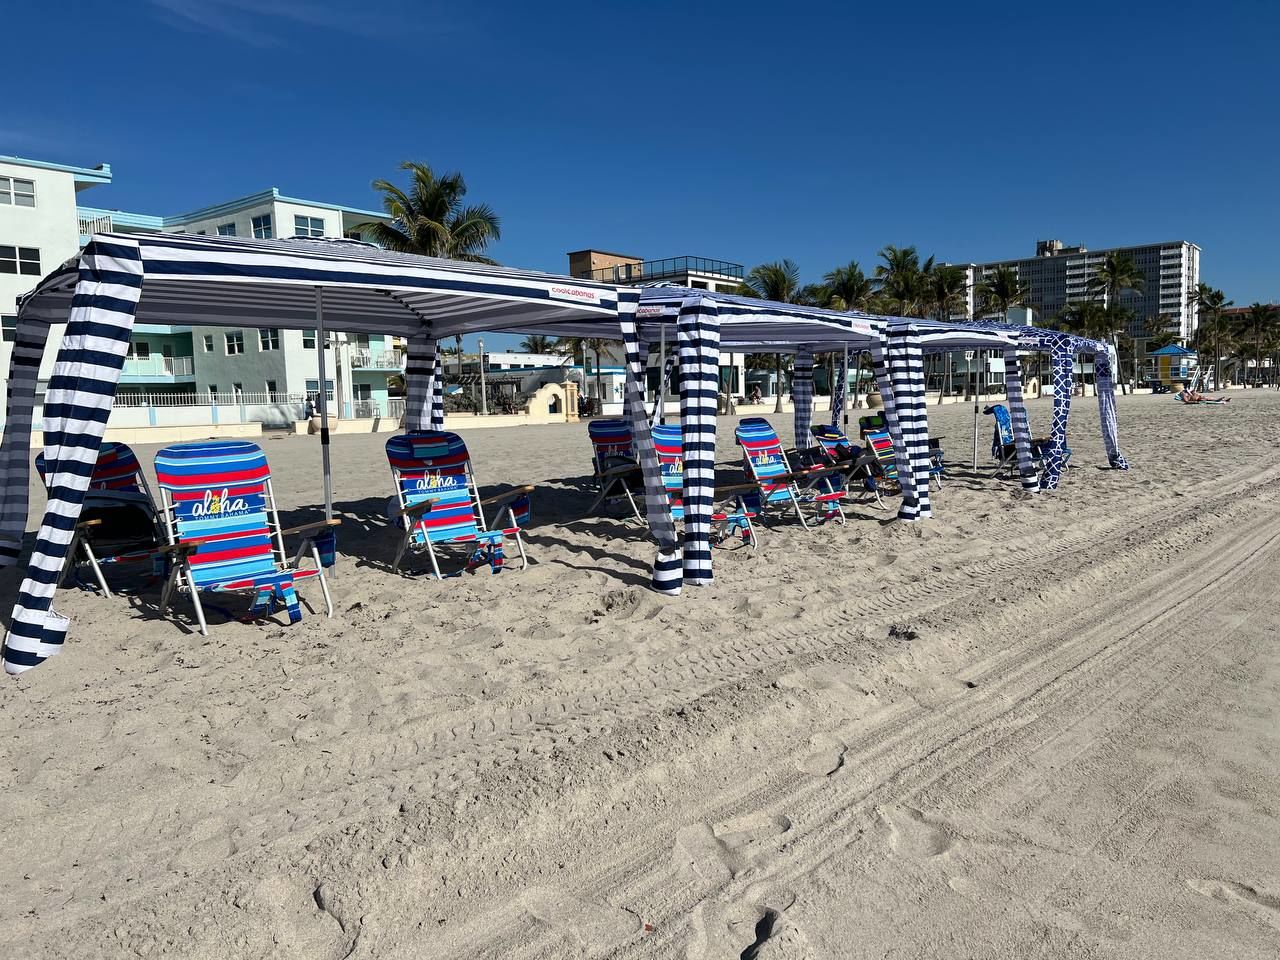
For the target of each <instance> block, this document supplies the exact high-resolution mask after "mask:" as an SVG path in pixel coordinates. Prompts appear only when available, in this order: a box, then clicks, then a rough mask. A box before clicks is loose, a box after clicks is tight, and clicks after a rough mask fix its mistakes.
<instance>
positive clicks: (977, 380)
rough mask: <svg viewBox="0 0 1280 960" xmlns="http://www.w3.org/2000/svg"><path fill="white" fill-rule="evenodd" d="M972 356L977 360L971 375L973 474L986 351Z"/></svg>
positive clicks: (976, 351)
mask: <svg viewBox="0 0 1280 960" xmlns="http://www.w3.org/2000/svg"><path fill="white" fill-rule="evenodd" d="M974 356H976V357H977V359H978V370H977V372H976V373H974V375H973V472H974V473H977V472H978V407H979V406H981V404H980V402H979V400H978V391H979V390H981V389H982V375H983V374H984V373H986V360H985V356H986V351H985V350H975V351H974Z"/></svg>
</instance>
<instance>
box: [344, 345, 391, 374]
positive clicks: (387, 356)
mask: <svg viewBox="0 0 1280 960" xmlns="http://www.w3.org/2000/svg"><path fill="white" fill-rule="evenodd" d="M351 369H353V370H391V371H396V370H403V369H404V351H403V350H384V351H382V352H381V353H371V352H369V351H367V350H355V351H353V352H352V354H351Z"/></svg>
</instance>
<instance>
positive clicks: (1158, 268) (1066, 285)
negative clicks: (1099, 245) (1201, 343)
mask: <svg viewBox="0 0 1280 960" xmlns="http://www.w3.org/2000/svg"><path fill="white" fill-rule="evenodd" d="M1111 254H1125V255H1127V256H1129V257H1131V258H1132V259H1133V261H1134V262H1135V263H1136V264H1137V266H1138V269H1139V270H1141V271H1142V274H1143V278H1144V280H1145V283H1144V284H1143V289H1142V290H1141V291H1135V290H1125V291H1122V292H1121V293H1120V297H1119V301H1120V306H1121V307H1126V308H1129V309H1131V310H1133V311H1134V320H1133V322H1132V324H1131V326H1130V329H1129V331H1128V333H1129V335H1130V336H1132V337H1133V338H1134V339H1135V340H1138V341H1142V340H1145V339H1146V338H1148V337H1151V336H1154V335H1155V334H1157V333H1161V332H1163V331H1169V332H1172V333H1175V334H1176V335H1177V336H1179V337H1181V338H1183V339H1188V338H1190V337H1191V335H1192V334H1193V333H1194V332H1195V329H1196V323H1197V319H1196V306H1195V302H1194V300H1193V299H1192V295H1193V294H1194V293H1195V290H1196V286H1197V284H1199V282H1200V248H1199V247H1198V246H1196V245H1195V244H1194V243H1188V242H1187V241H1185V240H1174V241H1171V242H1169V243H1150V244H1144V245H1141V246H1135V247H1109V248H1107V249H1104V250H1089V249H1087V248H1086V247H1082V246H1075V247H1069V246H1066V245H1064V244H1063V243H1062V241H1060V240H1041V241H1038V242H1037V243H1036V254H1035V256H1034V257H1024V258H1021V259H1014V260H996V261H993V262H990V263H977V264H968V265H967V269H968V274H969V276H968V279H969V301H968V315H969V316H972V317H977V318H981V319H997V318H998V317H997V315H996V314H983V313H981V312H980V306H981V305H980V303H979V302H978V295H977V290H978V287H979V286H980V285H981V284H982V282H983V281H984V280H986V279H987V278H989V277H990V276H991V275H992V274H994V273H995V272H996V269H997V268H998V267H1012V268H1013V270H1014V272H1015V273H1017V275H1018V279H1019V280H1021V281H1022V284H1023V285H1024V286H1025V287H1026V288H1027V291H1028V296H1027V299H1026V305H1027V306H1028V307H1030V308H1031V309H1032V310H1034V311H1035V313H1036V315H1037V320H1038V321H1039V322H1044V321H1048V320H1052V319H1053V318H1055V317H1057V316H1058V315H1059V314H1060V313H1062V311H1063V310H1065V309H1066V308H1067V307H1068V306H1071V305H1073V304H1078V303H1085V302H1087V301H1090V300H1095V299H1097V297H1096V295H1095V294H1094V293H1093V292H1092V291H1091V290H1090V288H1089V282H1090V280H1092V279H1093V277H1094V276H1095V275H1096V274H1097V272H1098V267H1099V266H1101V265H1102V262H1103V261H1104V260H1105V259H1106V258H1107V256H1108V255H1111Z"/></svg>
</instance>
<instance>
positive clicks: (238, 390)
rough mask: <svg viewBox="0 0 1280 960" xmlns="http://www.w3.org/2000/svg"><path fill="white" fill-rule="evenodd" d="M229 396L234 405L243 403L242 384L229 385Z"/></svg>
mask: <svg viewBox="0 0 1280 960" xmlns="http://www.w3.org/2000/svg"><path fill="white" fill-rule="evenodd" d="M231 396H232V397H234V398H235V401H236V403H244V384H243V383H233V384H232V385H231Z"/></svg>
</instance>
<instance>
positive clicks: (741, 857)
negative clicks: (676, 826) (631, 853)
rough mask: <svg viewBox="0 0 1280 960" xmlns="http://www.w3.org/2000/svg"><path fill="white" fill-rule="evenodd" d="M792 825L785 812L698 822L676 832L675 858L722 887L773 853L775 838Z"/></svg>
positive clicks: (697, 874) (673, 854)
mask: <svg viewBox="0 0 1280 960" xmlns="http://www.w3.org/2000/svg"><path fill="white" fill-rule="evenodd" d="M790 829H791V821H790V820H789V819H788V818H787V817H784V816H781V815H775V814H768V813H763V812H757V813H749V814H747V815H746V816H742V817H736V818H734V819H733V820H726V821H724V822H722V823H719V824H715V825H712V824H709V823H695V824H691V825H689V826H687V827H682V828H681V829H680V831H679V832H678V833H677V834H676V842H675V846H674V849H673V850H672V854H671V856H672V859H673V860H674V862H675V863H676V865H677V866H679V867H687V868H688V869H689V870H691V871H692V872H693V874H694V875H695V876H697V877H698V878H699V879H701V880H703V881H704V882H705V883H707V884H708V885H710V886H715V887H721V886H724V885H725V884H726V883H728V882H729V881H730V880H732V879H733V878H734V877H736V876H737V875H738V874H740V873H742V871H744V870H746V869H747V868H749V867H751V866H755V865H758V863H759V862H760V861H761V859H762V858H764V857H767V856H768V854H769V853H771V852H772V851H771V849H770V848H771V845H772V844H773V842H774V841H775V840H776V839H777V838H778V837H780V836H781V835H782V834H784V833H786V832H787V831H788V830H790Z"/></svg>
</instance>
